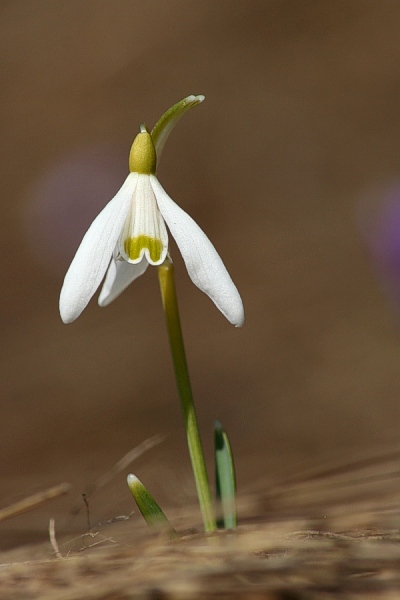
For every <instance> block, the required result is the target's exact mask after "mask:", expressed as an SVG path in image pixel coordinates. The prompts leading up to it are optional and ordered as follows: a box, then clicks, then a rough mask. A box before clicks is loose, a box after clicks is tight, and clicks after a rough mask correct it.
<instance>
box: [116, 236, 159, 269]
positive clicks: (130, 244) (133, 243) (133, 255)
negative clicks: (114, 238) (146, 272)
mask: <svg viewBox="0 0 400 600" xmlns="http://www.w3.org/2000/svg"><path fill="white" fill-rule="evenodd" d="M146 249H147V250H148V254H149V255H150V260H151V261H152V262H153V263H157V262H160V260H161V256H162V251H163V243H162V241H161V240H158V239H156V238H152V237H150V236H148V235H143V234H142V235H139V236H138V237H136V238H131V237H128V238H126V239H125V240H124V250H125V252H126V254H127V255H128V256H129V258H130V259H131V260H132V261H137V260H138V259H139V258H141V256H143V253H144V252H145V250H146Z"/></svg>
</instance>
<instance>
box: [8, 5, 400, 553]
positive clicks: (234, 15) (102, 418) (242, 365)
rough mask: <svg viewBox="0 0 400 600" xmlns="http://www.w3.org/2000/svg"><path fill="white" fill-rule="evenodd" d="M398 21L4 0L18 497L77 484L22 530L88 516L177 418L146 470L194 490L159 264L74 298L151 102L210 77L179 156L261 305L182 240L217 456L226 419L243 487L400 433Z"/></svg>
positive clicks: (246, 287) (357, 12)
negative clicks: (224, 292) (100, 297)
mask: <svg viewBox="0 0 400 600" xmlns="http://www.w3.org/2000/svg"><path fill="white" fill-rule="evenodd" d="M399 28H400V4H399V3H398V2H397V0H380V1H378V0H376V1H368V0H352V2H342V1H336V2H328V1H326V2H324V1H321V0H319V1H312V0H308V1H307V0H260V1H258V0H246V1H244V0H242V1H240V0H219V1H218V2H215V1H214V0H202V1H201V2H195V1H192V0H168V1H165V2H164V1H161V0H147V1H146V2H139V1H137V0H11V1H5V0H3V1H2V2H0V73H1V86H0V99H1V102H0V115H1V138H0V146H1V153H2V165H3V169H2V190H3V202H2V203H1V205H0V210H1V244H2V248H3V260H2V262H1V265H2V266H1V271H2V273H1V279H2V294H1V296H0V303H1V313H0V319H1V332H2V335H1V338H2V344H1V349H0V352H1V379H0V380H1V387H2V393H1V398H2V419H1V436H0V456H1V461H0V464H1V467H0V477H1V498H0V502H1V506H6V505H8V504H10V503H12V502H15V501H16V500H18V499H20V498H22V497H24V496H26V495H28V494H29V493H32V492H34V491H38V490H41V489H44V488H46V487H47V486H51V485H54V484H56V483H59V482H61V481H69V482H70V483H71V484H72V485H73V490H72V492H71V494H70V495H69V496H68V497H67V498H66V499H63V500H60V501H57V502H54V503H53V505H52V506H46V507H42V508H41V509H40V510H38V511H35V512H34V513H30V514H27V515H25V516H22V517H20V518H18V519H14V520H13V521H7V522H4V523H2V524H1V527H0V529H1V533H0V538H1V545H2V547H8V546H10V545H12V544H16V543H26V542H28V541H31V540H40V539H45V537H46V535H47V534H46V529H47V525H48V518H49V515H50V516H55V517H56V518H57V526H58V528H59V530H64V531H72V530H74V531H78V532H79V531H84V530H85V526H86V521H85V518H86V517H85V513H84V510H83V509H82V502H81V499H80V497H81V493H82V492H84V491H85V490H87V489H90V485H91V484H92V483H93V482H94V481H95V480H96V478H98V477H99V476H101V475H102V474H104V473H105V472H107V471H108V470H109V469H110V468H111V467H112V465H113V464H114V463H115V462H116V461H117V460H118V459H119V458H121V457H122V456H123V455H124V454H125V453H126V452H128V451H129V450H130V449H131V448H133V447H135V446H137V445H138V444H139V443H141V442H142V441H143V440H145V439H146V438H148V437H150V436H153V435H155V434H163V435H165V439H164V442H163V443H162V444H161V445H159V446H157V447H156V448H153V449H152V450H150V451H149V452H148V453H146V454H145V455H143V457H141V458H140V459H139V460H138V461H137V462H136V463H135V464H134V465H133V466H132V470H133V471H134V472H135V473H136V474H137V475H138V476H139V477H141V478H142V479H143V480H144V481H145V483H147V484H148V485H149V487H150V488H151V489H152V491H153V492H154V494H155V495H156V497H157V498H158V499H160V501H162V502H164V505H165V507H166V508H168V506H172V507H179V506H181V505H184V504H185V502H187V501H188V502H189V501H190V502H191V501H192V500H194V487H193V484H192V479H191V474H190V468H189V463H188V459H187V458H186V448H185V439H184V434H183V430H182V419H181V414H180V406H179V402H178V400H177V395H176V390H175V383H174V378H173V372H172V366H171V360H170V356H169V349H168V341H167V337H166V331H165V326H164V322H163V314H162V310H161V304H160V298H159V290H158V287H157V277H156V271H155V270H154V269H149V271H148V272H147V273H146V275H145V276H144V277H143V278H141V279H140V280H138V281H137V282H136V283H135V284H134V285H132V286H131V287H130V288H129V289H128V291H127V292H125V293H124V294H123V295H122V296H121V297H120V298H119V299H118V300H117V301H115V302H114V303H113V304H112V305H111V306H110V307H108V308H106V309H100V308H99V307H98V306H97V303H96V301H95V300H93V301H92V302H91V304H90V305H89V307H88V308H87V310H86V311H85V312H84V313H83V315H82V316H81V317H80V318H79V320H78V321H76V322H75V323H74V324H72V325H68V326H66V325H63V324H62V322H61V320H60V317H59V314H58V296H59V291H60V288H61V285H62V280H63V277H64V275H65V272H66V270H67V268H68V265H69V262H70V260H71V258H72V256H73V254H74V251H75V249H76V247H77V246H78V244H79V241H80V239H81V237H82V235H83V233H84V232H85V231H86V229H87V227H88V225H89V224H90V222H91V220H92V219H93V218H94V216H95V215H96V214H97V212H98V211H99V210H100V209H101V207H103V206H104V205H105V203H106V202H107V201H108V200H109V199H110V198H111V197H112V195H113V194H114V193H115V192H116V191H117V190H118V188H119V187H120V185H121V184H122V181H123V179H124V177H125V176H126V174H127V159H128V152H129V149H130V145H131V142H132V140H133V138H134V136H135V134H136V132H137V131H138V127H139V124H140V122H142V121H143V120H145V121H146V122H147V123H148V125H149V126H150V127H151V126H153V125H154V123H155V122H156V120H157V119H158V118H159V116H160V115H161V114H162V113H163V112H164V111H165V110H166V109H167V108H168V107H169V106H171V105H172V104H173V103H174V102H176V101H178V100H179V99H181V98H183V97H184V96H186V95H188V94H192V93H193V94H199V93H203V94H205V95H206V101H205V103H204V104H202V105H201V106H200V107H197V108H196V109H195V110H193V111H191V112H190V113H189V114H188V115H187V116H185V118H184V119H183V121H182V122H181V123H180V124H179V126H178V128H177V129H176V130H175V131H174V133H173V134H172V136H171V138H170V139H169V141H168V145H167V147H166V148H165V152H164V154H163V160H162V164H161V166H160V168H159V171H158V175H159V178H160V180H161V182H162V184H163V186H164V187H165V189H166V190H167V191H168V193H169V194H170V195H171V196H172V198H173V199H174V200H175V201H176V202H178V204H180V205H181V206H182V208H184V210H186V211H187V212H189V213H190V214H191V215H192V216H193V218H194V219H195V220H196V221H197V222H198V223H199V224H200V225H201V227H202V228H203V229H204V230H205V231H206V232H207V234H208V235H209V237H210V238H211V239H212V240H213V242H214V244H215V245H216V247H217V249H218V250H219V252H220V254H221V256H222V257H223V259H224V261H225V264H226V265H227V267H228V270H229V271H230V273H231V275H232V277H233V279H234V280H235V282H236V284H237V286H238V288H239V290H240V292H241V294H242V297H243V301H244V305H245V310H246V324H245V326H244V328H243V329H241V330H235V329H234V328H233V327H232V326H231V325H229V323H228V322H227V321H225V319H224V318H223V317H222V315H221V314H220V313H219V312H218V311H217V310H216V308H215V307H214V305H213V304H212V303H211V302H210V301H209V300H208V299H207V298H206V297H205V296H204V295H203V294H201V293H200V292H199V291H198V290H197V289H196V288H195V287H194V286H193V285H192V284H191V282H190V281H189V279H188V277H187V275H186V271H185V268H184V265H183V263H182V260H181V258H180V256H179V254H178V252H177V250H176V248H175V246H174V245H173V246H172V253H173V257H174V258H175V264H176V270H177V285H178V292H179V298H180V304H181V311H182V320H183V327H184V334H185V340H186V346H187V355H188V360H189V365H190V370H191V374H192V383H193V388H194V393H195V398H196V402H197V407H198V416H199V420H200V423H201V427H202V431H203V435H204V444H205V448H206V454H207V457H208V459H209V461H210V466H211V465H212V454H211V450H212V423H213V421H214V419H216V418H218V419H220V420H221V421H222V422H223V424H224V426H225V427H226V429H227V430H228V431H229V433H230V435H231V440H232V443H233V446H234V449H235V451H236V457H237V469H238V481H239V487H240V489H241V490H245V489H246V488H247V487H251V485H252V483H253V482H254V481H255V480H258V479H263V478H265V481H266V485H267V484H268V482H269V481H270V480H271V481H273V478H274V477H275V476H278V475H279V474H280V473H282V470H283V469H286V468H287V466H288V465H292V466H293V465H296V464H299V465H300V464H301V463H302V461H310V460H311V461H312V460H313V461H314V462H318V461H319V460H322V458H323V457H324V456H336V455H339V454H340V455H343V456H347V457H349V458H351V457H352V456H353V455H355V454H357V453H359V452H360V451H364V450H365V451H368V452H370V451H372V452H373V451H380V450H383V449H385V448H387V447H391V445H392V444H396V443H397V440H398V437H399V433H398V429H399V428H398V423H399V419H400V402H399V395H400V369H399V365H400V338H399V328H398V318H397V315H396V309H397V304H398V303H399V302H400V296H399V297H397V296H396V294H393V293H390V292H389V293H388V287H390V285H389V286H388V281H387V279H386V280H385V279H384V274H383V273H382V271H381V270H380V268H379V265H378V268H377V261H376V260H374V258H373V256H372V253H371V252H370V248H369V240H370V237H371V236H372V237H374V236H375V237H374V240H375V241H376V232H375V233H374V232H372V233H371V229H372V230H373V228H374V224H375V223H376V222H377V220H379V215H380V210H381V207H382V206H384V202H385V192H384V189H385V186H386V185H391V184H392V183H393V182H395V181H396V180H397V177H398V176H399V169H400V119H399V111H400V38H399ZM365 224H367V226H366V225H365ZM399 231H400V228H399ZM382 236H383V237H384V233H382ZM399 237H400V234H399ZM377 243H378V246H379V243H380V238H379V236H378V241H377ZM399 255H400V253H399ZM399 262H400V260H399ZM380 266H382V265H380ZM125 477H126V472H124V473H122V474H121V476H120V477H118V478H117V479H116V480H115V481H114V482H113V483H112V484H109V485H108V486H106V487H105V488H104V489H103V490H101V491H99V492H98V493H97V494H94V495H93V498H92V499H91V501H90V502H91V503H90V507H91V514H92V521H93V522H96V521H98V520H101V519H107V518H111V517H113V516H115V515H118V514H126V513H129V512H130V511H131V510H132V503H131V499H130V497H129V493H128V492H127V489H126V486H125V483H124V481H125ZM76 507H80V509H81V510H80V511H79V512H78V514H72V512H73V509H75V508H76ZM75 512H76V511H75Z"/></svg>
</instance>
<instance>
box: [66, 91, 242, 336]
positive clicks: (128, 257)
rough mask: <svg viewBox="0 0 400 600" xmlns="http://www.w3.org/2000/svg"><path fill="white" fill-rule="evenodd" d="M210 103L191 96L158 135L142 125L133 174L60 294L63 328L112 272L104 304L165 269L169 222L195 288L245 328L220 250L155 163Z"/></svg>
mask: <svg viewBox="0 0 400 600" xmlns="http://www.w3.org/2000/svg"><path fill="white" fill-rule="evenodd" d="M203 99H204V96H188V97H187V98H185V99H184V100H182V101H181V102H180V103H178V104H176V105H175V106H174V107H172V108H171V109H170V110H169V111H168V112H167V113H165V115H163V117H161V119H160V121H159V122H158V123H157V125H156V127H155V128H154V129H153V131H152V133H151V134H150V133H149V132H148V131H147V130H146V128H145V126H141V133H139V134H138V135H137V137H136V139H135V141H134V143H133V145H132V150H131V154H130V161H129V164H130V170H131V173H130V174H129V175H128V177H127V179H126V180H125V182H124V184H123V186H122V187H121V189H120V190H119V192H118V193H117V194H116V196H114V198H113V199H112V200H111V201H110V202H109V203H108V204H107V205H106V207H105V208H104V209H103V210H102V211H101V213H100V214H99V215H98V216H97V217H96V219H95V220H94V221H93V223H92V224H91V226H90V227H89V229H88V231H87V233H86V234H85V236H84V238H83V240H82V242H81V245H80V246H79V248H78V250H77V252H76V254H75V257H74V259H73V261H72V263H71V265H70V267H69V269H68V272H67V274H66V276H65V279H64V285H63V288H62V290H61V295H60V314H61V318H62V320H63V321H64V323H71V322H72V321H74V320H75V319H76V318H77V317H79V315H80V314H81V312H82V311H83V310H84V308H85V307H86V306H87V304H88V302H89V300H90V299H91V298H92V296H93V294H94V293H95V292H96V290H97V288H98V287H99V285H100V283H101V281H102V279H103V277H104V275H105V273H106V271H107V275H106V277H105V281H104V284H103V287H102V290H101V293H100V296H99V304H100V306H106V305H107V304H109V303H110V302H112V300H114V299H115V298H116V297H117V296H118V295H119V294H120V293H121V292H122V291H123V290H124V289H125V288H126V287H127V286H128V285H129V284H130V283H132V282H133V281H134V280H135V279H137V278H138V277H139V276H140V275H142V274H143V273H144V272H145V271H146V269H147V267H148V265H149V264H151V265H160V264H162V263H163V262H164V260H165V258H166V257H167V254H168V233H167V228H166V226H165V223H166V224H167V225H168V228H169V230H170V232H171V234H172V236H173V237H174V239H175V241H176V243H177V246H178V248H179V250H180V251H181V254H182V257H183V260H184V261H185V264H186V268H187V271H188V274H189V276H190V278H191V280H192V281H193V283H194V284H195V285H197V287H198V288H199V289H201V290H202V291H203V292H204V293H206V294H207V295H208V296H209V297H210V298H211V300H212V301H213V302H214V303H215V305H216V306H217V307H218V308H219V310H220V311H221V312H222V313H223V314H224V315H225V317H226V318H227V319H228V320H229V321H230V322H231V323H232V324H234V325H236V327H240V326H241V325H243V322H244V312H243V305H242V301H241V298H240V295H239V293H238V291H237V289H236V287H235V285H234V283H233V281H232V280H231V278H230V276H229V274H228V272H227V270H226V268H225V267H224V264H223V262H222V260H221V258H220V257H219V255H218V253H217V251H216V250H215V248H214V246H213V245H212V243H211V242H210V240H209V239H208V238H207V236H206V235H205V233H204V232H203V231H202V230H201V229H200V227H199V226H198V225H197V224H196V223H195V222H194V221H193V219H192V218H191V217H190V216H189V215H188V214H186V213H185V212H184V211H183V210H182V209H181V208H179V206H178V205H177V204H175V202H174V201H173V200H171V198H170V197H169V196H168V194H167V193H166V192H165V191H164V189H163V188H162V186H161V184H160V183H159V181H158V179H157V177H156V175H155V167H156V160H157V159H158V160H159V158H160V155H161V151H162V149H163V146H164V144H165V141H166V138H167V137H168V135H169V133H170V131H171V130H172V128H173V126H174V125H175V124H176V122H177V121H178V120H179V119H180V117H181V116H182V114H184V112H186V110H187V109H188V108H190V107H191V106H195V105H196V104H198V103H199V102H202V100H203ZM107 268H108V270H107Z"/></svg>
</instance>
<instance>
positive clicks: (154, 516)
mask: <svg viewBox="0 0 400 600" xmlns="http://www.w3.org/2000/svg"><path fill="white" fill-rule="evenodd" d="M127 483H128V487H129V489H130V491H131V494H132V496H133V498H134V500H135V502H136V504H137V506H138V509H139V510H140V512H141V513H142V515H143V518H144V520H145V521H146V523H147V525H148V526H149V527H152V528H155V529H158V530H163V531H168V532H169V533H170V534H171V535H172V536H173V537H175V536H176V535H177V534H176V531H175V529H174V528H173V527H172V525H171V523H170V522H169V521H168V519H167V517H166V516H165V514H164V513H163V511H162V510H161V508H160V506H159V505H158V504H157V502H156V501H155V500H154V498H153V496H152V495H151V494H150V492H149V491H148V490H147V489H146V488H145V487H144V485H143V483H142V482H141V481H140V480H139V479H138V478H137V477H136V475H132V473H131V474H130V475H128V477H127Z"/></svg>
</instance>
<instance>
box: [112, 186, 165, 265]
mask: <svg viewBox="0 0 400 600" xmlns="http://www.w3.org/2000/svg"><path fill="white" fill-rule="evenodd" d="M118 248H119V252H120V254H121V256H122V257H123V258H124V259H125V260H126V261H127V262H129V263H132V264H137V263H139V262H141V260H142V258H143V257H144V256H145V257H146V259H147V260H148V262H149V263H150V264H151V265H161V264H162V263H163V262H164V260H165V257H166V256H167V251H168V233H167V228H166V227H165V223H164V219H163V218H162V216H161V213H160V211H159V210H158V206H157V200H156V197H155V195H154V192H153V188H152V187H151V183H150V176H149V175H145V174H139V175H137V184H136V188H135V191H134V193H133V195H132V202H131V209H130V211H129V212H128V216H127V218H126V220H125V224H124V227H123V229H122V232H121V236H120V238H119V241H118Z"/></svg>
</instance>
